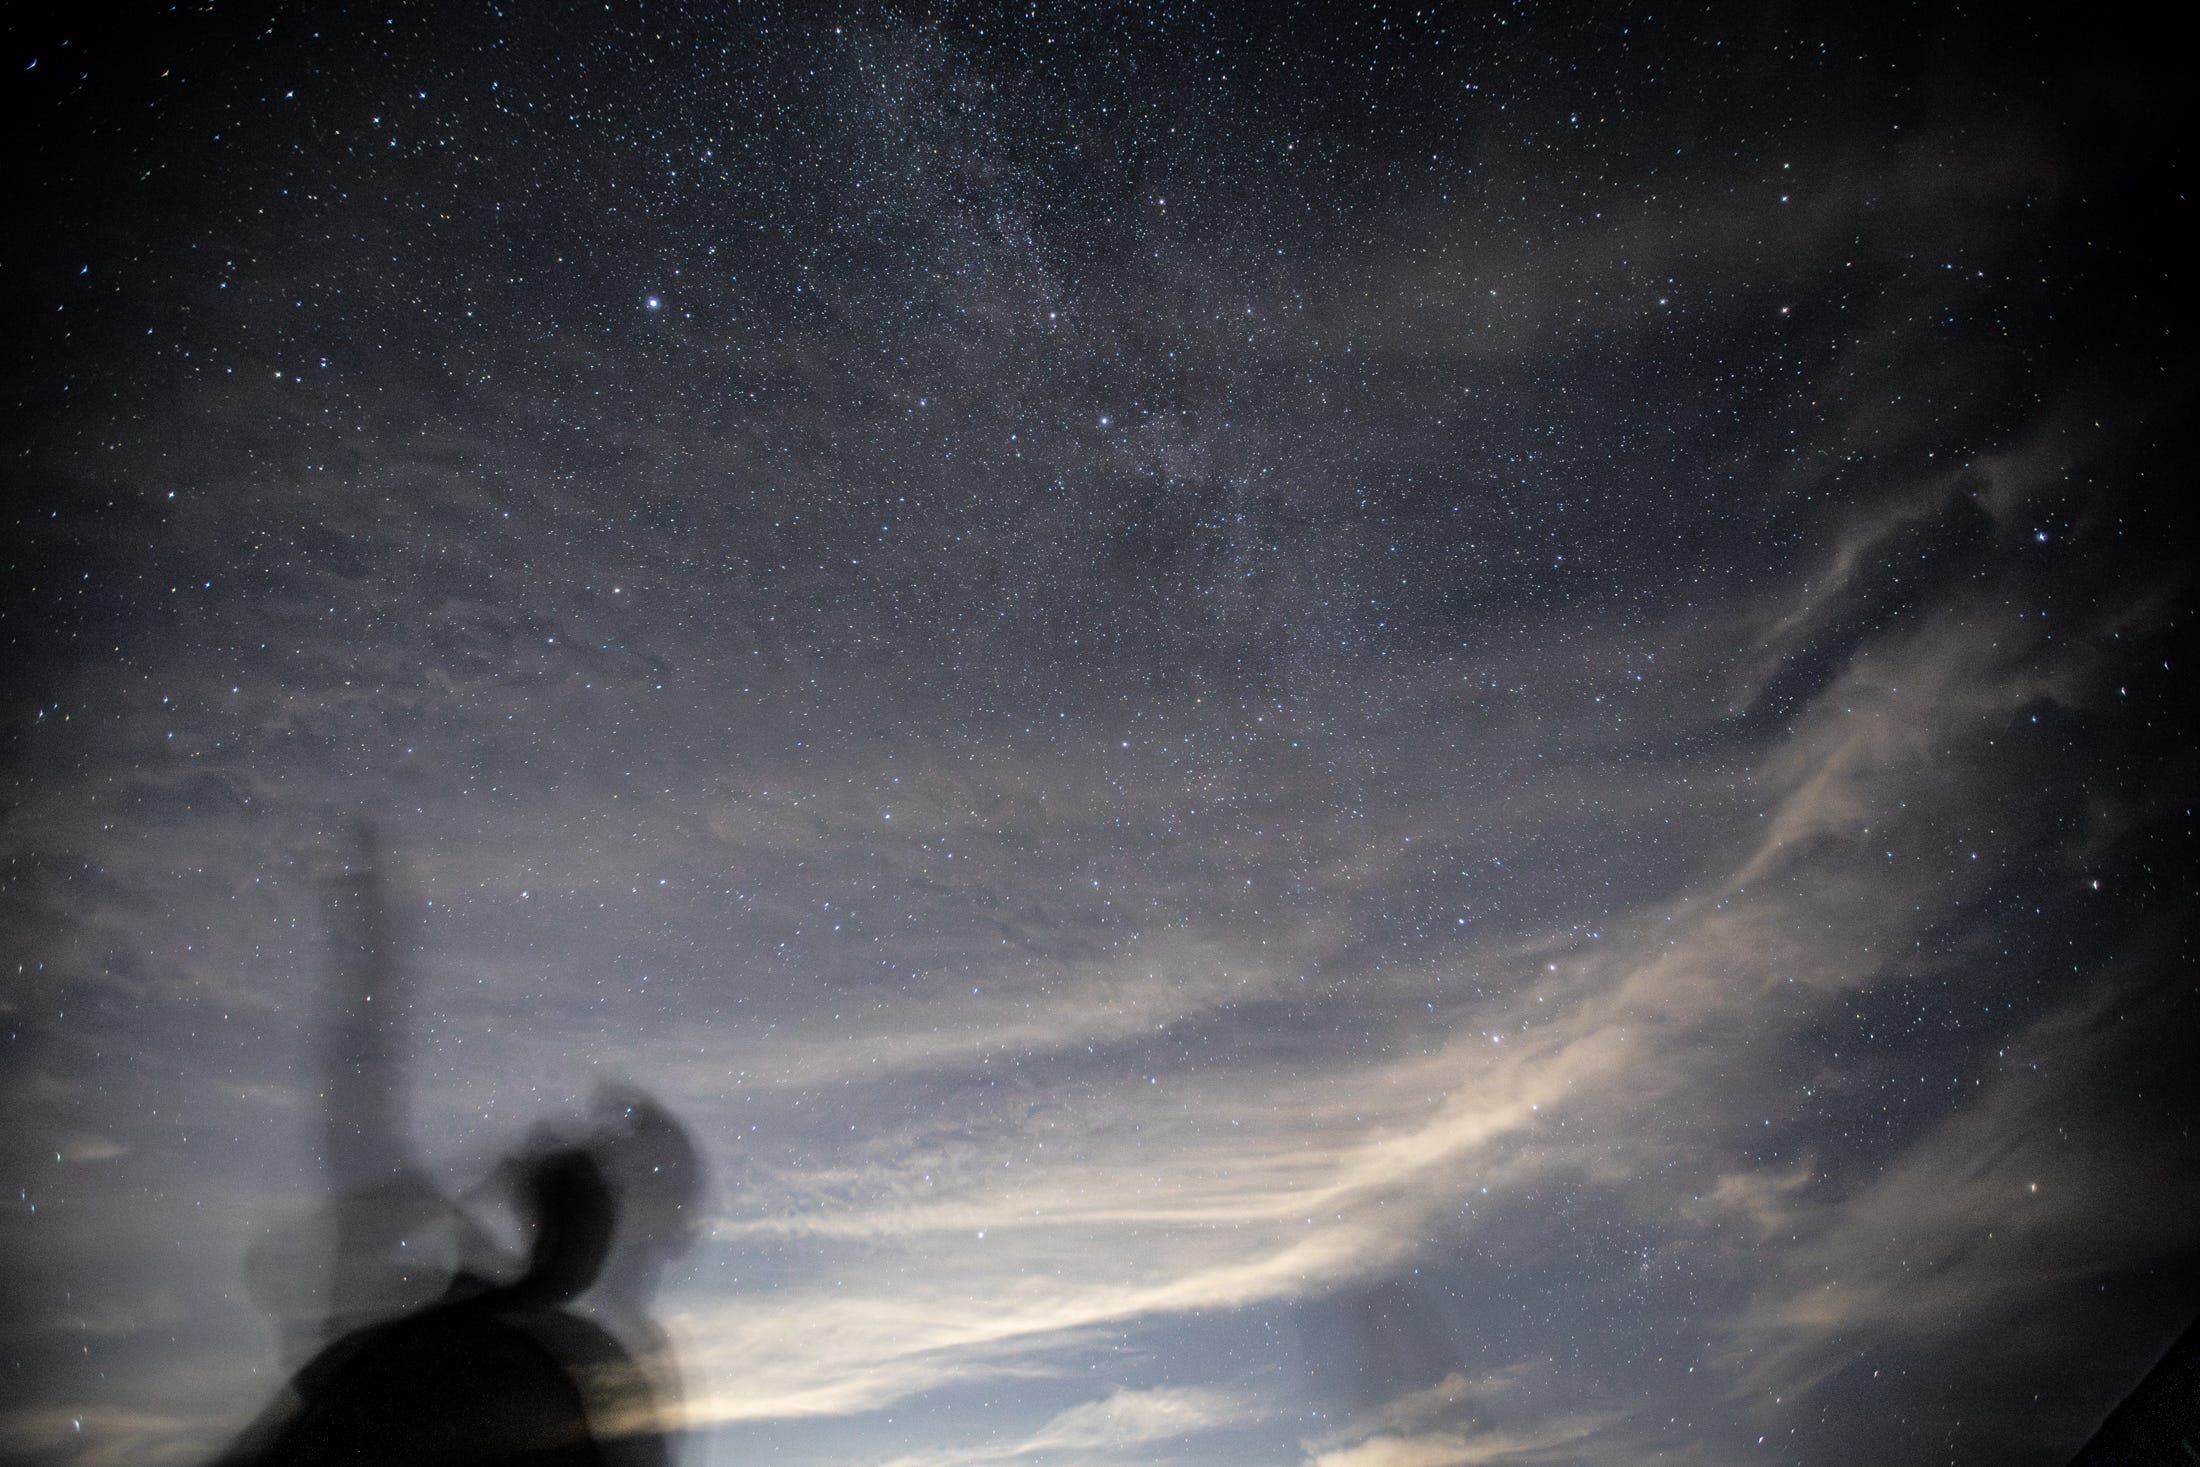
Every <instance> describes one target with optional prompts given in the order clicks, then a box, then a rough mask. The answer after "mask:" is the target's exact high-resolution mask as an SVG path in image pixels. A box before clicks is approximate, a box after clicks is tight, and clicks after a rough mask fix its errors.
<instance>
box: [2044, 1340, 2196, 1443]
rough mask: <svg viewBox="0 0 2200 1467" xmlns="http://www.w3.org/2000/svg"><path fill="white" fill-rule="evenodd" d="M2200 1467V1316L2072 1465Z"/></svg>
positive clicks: (2095, 1434) (2107, 1421)
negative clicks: (2171, 1465) (2174, 1466)
mask: <svg viewBox="0 0 2200 1467" xmlns="http://www.w3.org/2000/svg"><path fill="white" fill-rule="evenodd" d="M2172 1463H2174V1464H2176V1467H2200V1320H2195V1321H2194V1322H2193V1323H2192V1324H2190V1325H2188V1326H2187V1327H2186V1329H2185V1332H2184V1333H2183V1334H2181V1335H2179V1336H2178V1337H2177V1343H2176V1344H2174V1345H2171V1346H2170V1347H2169V1352H2168V1353H2167V1354H2165V1355H2163V1356H2162V1358H2161V1360H2160V1361H2159V1362H2157V1363H2156V1365H2155V1367H2154V1368H2153V1369H2152V1370H2150V1371H2148V1372H2147V1376H2146V1379H2145V1380H2142V1381H2140V1382H2139V1385H2138V1387H2137V1389H2135V1390H2133V1391H2132V1393H2131V1394H2130V1395H2128V1396H2126V1397H2124V1400H2123V1404H2121V1405H2119V1406H2118V1407H2117V1408H2116V1409H2115V1410H2113V1411H2111V1412H2109V1413H2108V1419H2107V1420H2106V1421H2104V1422H2102V1423H2101V1429H2100V1430H2099V1431H2097V1432H2095V1433H2093V1440H2091V1441H2089V1442H2087V1443H2086V1444H2085V1447H2084V1448H2083V1450H2081V1451H2080V1452H2079V1453H2078V1455H2077V1456H2075V1457H2072V1458H2071V1459H2070V1467H2158V1464H2159V1467H2169V1464H2172Z"/></svg>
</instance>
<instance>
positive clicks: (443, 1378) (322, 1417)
mask: <svg viewBox="0 0 2200 1467" xmlns="http://www.w3.org/2000/svg"><path fill="white" fill-rule="evenodd" d="M528 1192H529V1194H530V1195H529V1201H530V1203H531V1204H532V1206H533V1209H534V1212H535V1222H536V1233H535V1244H534V1248H533V1251H532V1254H531V1256H530V1258H529V1261H528V1269H527V1272H526V1273H525V1274H524V1275H522V1276H521V1277H520V1279H519V1280H518V1281H517V1282H515V1283H512V1284H508V1285H505V1286H503V1287H494V1288H493V1287H489V1286H487V1285H484V1284H482V1283H480V1282H479V1281H476V1280H473V1279H469V1278H461V1279H460V1280H459V1281H458V1282H457V1283H455V1284H454V1285H453V1286H452V1289H451V1292H450V1294H449V1295H447V1296H446V1297H445V1298H444V1299H443V1300H442V1301H441V1302H439V1303H437V1304H434V1305H432V1306H430V1307H428V1308H426V1309H423V1310H421V1311H419V1312H418V1313H415V1314H411V1315H408V1316H406V1317H404V1318H401V1319H396V1320H391V1321H388V1322H386V1323H382V1324H376V1325H370V1326H368V1327H367V1328H364V1329H361V1330H358V1331H355V1332H354V1333H352V1334H349V1335H346V1336H345V1337H344V1338H343V1339H340V1340H338V1341H337V1342H336V1343H335V1344H333V1345H330V1346H329V1347H328V1348H327V1349H325V1350H323V1351H322V1352H321V1353H320V1354H319V1355H317V1356H315V1357H314V1358H313V1360H312V1361H311V1362H309V1363H308V1364H307V1365H306V1366H305V1368H304V1369H302V1370H300V1371H299V1372H298V1374H297V1376H296V1377H295V1378H294V1379H293V1380H292V1381H291V1383H290V1387H289V1389H288V1390H286V1391H285V1392H284V1393H283V1395H282V1397H281V1398H279V1399H278V1400H277V1401H276V1402H275V1404H274V1405H272V1406H271V1407H269V1409H268V1410H267V1412H266V1413H265V1414H264V1415H263V1416H262V1417H261V1418H260V1420H259V1421H257V1422H255V1423H254V1424H253V1426H252V1427H251V1428H249V1429H248V1430H247V1431H246V1432H245V1434H244V1436H243V1437H241V1438H240V1439H239V1440H238V1441H237V1443H236V1444H235V1445H234V1446H233V1447H231V1449H230V1450H229V1451H228V1452H227V1453H226V1454H225V1455H224V1456H223V1457H222V1458H221V1459H220V1464H221V1467H292V1464H298V1467H304V1464H308V1463H311V1464H323V1463H329V1464H337V1463H358V1464H366V1463H375V1464H386V1467H430V1464H433V1467H520V1464H525V1467H662V1464H664V1463H666V1462H667V1461H668V1460H669V1457H668V1453H667V1450H666V1446H665V1442H664V1438H663V1437H662V1436H661V1435H660V1434H659V1432H658V1419H657V1409H656V1403H655V1401H654V1400H653V1399H652V1397H651V1392H650V1389H649V1385H648V1382H647V1380H646V1378H645V1376H644V1375H643V1373H642V1371H641V1370H640V1368H638V1367H637V1365H636V1364H635V1362H634V1360H633V1358H632V1357H631V1356H629V1355H628V1354H627V1353H626V1351H625V1350H624V1349H623V1348H622V1347H621V1346H620V1345H619V1344H618V1342H617V1341H616V1340H614V1339H613V1338H612V1337H611V1335H610V1334H609V1333H607V1332H606V1331H604V1330H602V1329H600V1328H598V1327H597V1326H596V1325H594V1324H591V1323H589V1322H588V1321H587V1320H584V1319H582V1318H580V1317H579V1316H578V1315H576V1314H574V1313H572V1312H571V1311H570V1310H569V1309H568V1308H567V1307H566V1306H567V1304H568V1302H569V1301H570V1300H571V1299H572V1298H573V1297H574V1296H576V1295H578V1294H579V1293H580V1292H581V1291H583V1290H584V1289H586V1288H587V1287H588V1286H589V1285H590V1284H591V1283H593V1282H594V1281H595V1279H596V1276H597V1274H598V1273H599V1272H600V1271H601V1269H602V1267H603V1263H604V1260H605V1257H606V1255H607V1254H608V1252H609V1251H610V1243H611V1233H612V1228H613V1225H614V1222H615V1214H616V1210H617V1204H616V1200H615V1198H614V1196H613V1194H612V1191H611V1189H610V1187H609V1186H608V1185H607V1184H606V1183H605V1181H604V1178H603V1174H602V1172H601V1171H600V1170H599V1169H598V1167H597V1165H596V1162H595V1160H594V1159H593V1158H592V1157H590V1156H589V1154H588V1153H587V1152H585V1151H581V1150H574V1149H568V1150H562V1151H557V1152H553V1153H551V1154H549V1155H546V1156H543V1157H541V1158H539V1159H538V1160H537V1161H536V1162H535V1163H534V1165H533V1166H532V1168H531V1169H530V1173H529V1177H528Z"/></svg>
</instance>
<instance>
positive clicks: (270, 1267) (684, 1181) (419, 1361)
mask: <svg viewBox="0 0 2200 1467" xmlns="http://www.w3.org/2000/svg"><path fill="white" fill-rule="evenodd" d="M384 864H385V863H384V861H383V860H382V859H381V857H380V855H379V852H378V850H377V848H376V844H375V841H374V837H373V834H372V832H371V831H370V830H368V829H366V828H365V827H361V828H360V830H359V831H358V833H357V835H356V845H355V851H354V853H353V858H352V860H351V861H350V862H349V863H348V865H347V869H346V871H345V874H344V877H343V879H342V880H341V882H340V883H338V884H337V886H336V887H335V888H334V889H333V890H332V892H331V895H330V905H331V908H332V910H333V911H334V913H335V916H336V923H335V926H336V929H337V933H338V937H337V944H336V947H337V953H338V961H337V963H336V965H335V973H336V983H335V985H334V988H335V991H334V993H333V994H332V995H331V996H332V998H333V1000H334V1006H333V1011H332V1013H331V1014H330V1019H329V1024H328V1031H327V1032H328V1034H329V1043H328V1046H327V1048H326V1049H325V1051H324V1055H323V1064H324V1067H325V1071H326V1074H325V1081H326V1086H325V1090H324V1092H323V1093H324V1096H325V1099H326V1105H327V1109H326V1112H325V1115H324V1132H323V1139H324V1145H325V1151H324V1157H325V1159H326V1162H327V1164H328V1167H329V1171H330V1179H331V1183H332V1190H333V1194H334V1197H333V1201H332V1202H331V1203H330V1204H329V1205H327V1206H326V1207H324V1208H323V1209H322V1210H321V1211H320V1213H319V1214H318V1215H317V1216H316V1217H315V1218H313V1219H312V1220H310V1222H309V1224H308V1225H307V1226H305V1227H302V1228H293V1229H289V1230H285V1231H283V1232H280V1233H278V1234H277V1235H275V1237H274V1238H273V1239H271V1240H270V1241H268V1242H267V1243H264V1244H263V1245H262V1246H260V1247H258V1248H256V1249H255V1250H254V1255H253V1257H252V1259H251V1260H250V1262H249V1263H248V1269H249V1271H250V1272H251V1274H252V1276H253V1282H254V1293H255V1296H256V1297H258V1298H260V1300H261V1302H262V1303H263V1305H265V1306H267V1307H268V1308H269V1309H270V1311H271V1312H274V1313H276V1314H277V1315H278V1323H279V1327H281V1328H282V1329H283V1330H284V1332H285V1346H286V1355H287V1356H288V1357H289V1358H293V1359H295V1358H297V1357H298V1356H300V1355H306V1354H310V1357H311V1358H310V1359H309V1360H308V1361H307V1363H306V1364H305V1365H304V1366H303V1367H302V1368H300V1369H298V1370H297V1372H296V1374H295V1375H294V1376H293V1377H292V1378H291V1381H290V1383H289V1385H288V1386H287V1387H286V1388H285V1389H284V1390H283V1391H282V1392H281V1393H280V1394H279V1395H278V1397H277V1398H276V1400H275V1401H274V1402H272V1403H271V1404H270V1405H269V1406H268V1407H267V1409H266V1410H265V1411H264V1412H263V1413H262V1414H261V1416H260V1417H259V1418H258V1419H257V1420H256V1421H255V1422H254V1423H253V1424H252V1425H251V1426H250V1427H248V1428H247V1429H246V1430H245V1432H244V1433H243V1435H241V1436H240V1437H239V1438H238V1439H237V1440H236V1442H234V1443H233V1444H232V1445H231V1447H230V1448H229V1449H228V1451H227V1452H225V1453H224V1454H223V1455H222V1457H221V1458H219V1459H218V1460H219V1461H220V1462H221V1463H222V1464H224V1467H245V1464H267V1467H274V1464H287V1463H308V1462H311V1463H322V1462H330V1463H350V1462H358V1463H366V1462H375V1463H390V1464H413V1463H420V1464H427V1463H436V1464H448V1467H457V1464H520V1463H526V1464H530V1467H565V1464H572V1467H580V1464H595V1463H602V1464H617V1467H646V1464H658V1463H665V1462H667V1461H669V1460H670V1444H669V1442H668V1440H667V1437H666V1435H665V1426H666V1423H667V1422H668V1421H669V1420H671V1419H673V1418H674V1417H676V1415H677V1407H678V1401H679V1382H678V1378H677V1374H676V1372H675V1371H674V1369H673V1365H672V1352H671V1349H670V1347H669V1341H668V1340H667V1338H666V1336H665V1334H664V1332H663V1330H662V1329H661V1328H660V1327H659V1326H658V1325H657V1324H656V1322H655V1321H654V1320H653V1319H652V1318H651V1317H650V1314H649V1312H648V1305H649V1301H650V1297H651V1295H652V1294H653V1293H654V1291H655V1288H656V1285H657V1282H658V1278H659V1276H660V1275H661V1274H662V1272H663V1269H664V1267H665V1265H666V1263H668V1262H669V1261H670V1260H671V1259H672V1258H674V1257H676V1256H677V1255H678V1254H679V1253H680V1252H682V1251H684V1250H685V1248H686V1247H687V1246H688V1244H689V1243H690V1242H691V1241H692V1238H693V1228H694V1220H695V1218H696V1215H697V1211H696V1204H697V1202H698V1201H699V1199H700V1197H701V1193H702V1167H701V1159H700V1157H699V1155H698V1154H697V1152H696V1150H695V1148H694V1145H693V1143H692V1141H691V1140H690V1139H689V1137H688V1135H687V1133H686V1131H685V1130H684V1129H683V1128H682V1127H681V1126H680V1124H679V1122H678V1121H677V1120H676V1119H674V1117H673V1116H672V1114H671V1113H670V1112H669V1111H667V1110H666V1109H665V1108H664V1107H663V1106H662V1105H660V1104H658V1103H657V1102H656V1101H655V1100H653V1099H651V1098H650V1097H649V1096H647V1095H646V1094H644V1093H642V1092H640V1091H638V1090H633V1089H607V1090H604V1091H601V1092H599V1094H598V1096H597V1099H596V1104H595V1107H594V1112H595V1114H594V1118H593V1123H592V1124H591V1125H590V1126H589V1127H588V1128H587V1130H586V1131H585V1132H584V1133H583V1134H582V1135H581V1136H579V1137H578V1138H577V1139H576V1138H568V1137H566V1136H563V1135H561V1134H560V1132H559V1129H558V1128H556V1127H553V1126H550V1125H539V1126H537V1127H536V1129H535V1131H534V1132H533V1133H532V1134H531V1135H530V1136H529V1138H528V1140H527V1142H526V1143H525V1144H524V1145H523V1146H522V1147H521V1148H520V1150H519V1151H518V1152H517V1153H515V1154H514V1155H511V1156H508V1157H506V1158H504V1159H503V1160H502V1161H501V1162H499V1163H498V1164H497V1165H496V1166H495V1167H494V1168H493V1169H492V1170H491V1172H490V1174H489V1176H488V1177H487V1178H485V1179H484V1180H483V1182H481V1183H479V1184H477V1185H476V1186H474V1187H472V1188H469V1189H468V1190H467V1191H466V1192H465V1193H464V1194H463V1195H462V1196H461V1198H459V1199H456V1200H454V1199H451V1198H448V1197H446V1196H444V1195H443V1193H442V1192H441V1191H440V1190H439V1189H438V1188H437V1187H436V1186H435V1185H434V1183H433V1182H432V1181H431V1180H430V1179H429V1177H428V1174H427V1172H426V1170H425V1169H424V1168H423V1167H422V1166H421V1165H420V1164H419V1163H418V1161H417V1160H416V1159H415V1158H414V1157H413V1155H412V1153H411V1150H410V1147H409V1143H408V1140H407V1132H408V1127H407V1124H406V1121H405V1116H404V1103H405V1084H404V1063H403V1062H404V1044H403V1031H404V1021H405V1014H406V1011H407V1010H408V1009H409V1007H410V987H409V983H408V980H407V978H406V975H405V973H404V971H403V969H402V966H401V965H400V964H399V963H398V962H397V961H396V957H395V951H394V948H393V945H392V943H391V941H390V927H389V916H388V901H387V898H386V894H385V886H384V875H383V869H384ZM499 1194H501V1195H503V1196H504V1197H505V1198H506V1199H508V1203H509V1207H510V1210H511V1212H512V1213H513V1214H514V1216H515V1218H516V1220H517V1222H518V1224H519V1227H520V1231H521V1233H522V1235H523V1238H524V1239H525V1241H524V1243H523V1248H524V1257H521V1256H518V1255H516V1254H515V1251H514V1250H513V1249H512V1248H510V1247H508V1246H506V1245H503V1244H501V1243H499V1242H498V1241H497V1240H496V1238H495V1237H494V1235H493V1233H492V1231H491V1230H490V1229H489V1228H487V1227H486V1226H484V1225H483V1224H482V1223H481V1222H480V1221H479V1219H478V1218H477V1216H476V1208H478V1207H479V1206H481V1205H482V1203H483V1201H484V1199H485V1198H488V1199H493V1198H495V1197H496V1196H498V1195H499ZM316 1239H318V1240H319V1241H320V1242H321V1243H322V1245H323V1246H325V1247H326V1248H327V1249H328V1250H329V1254H328V1259H327V1265H326V1279H325V1281H324V1280H322V1279H320V1278H318V1277H317V1272H318V1271H317V1270H316V1269H315V1268H314V1266H313V1265H312V1263H311V1261H310V1260H311V1256H312V1254H313V1253H314V1252H315V1251H317V1250H316V1249H315V1247H314V1243H315V1241H316ZM583 1294H587V1295H588V1299H587V1301H586V1303H585V1304H583V1303H581V1302H580V1301H581V1296H582V1295H583ZM599 1319H600V1320H601V1321H603V1322H602V1323H599V1322H597V1321H598V1320H599ZM607 1325H608V1326H609V1327H608V1328H607V1327H606V1326H607Z"/></svg>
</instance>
